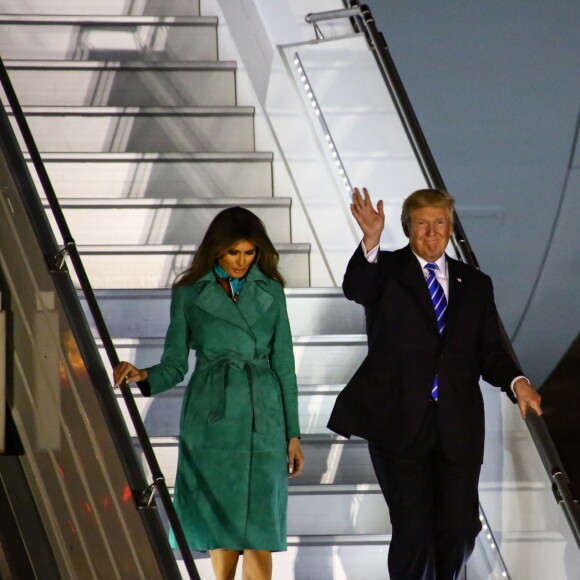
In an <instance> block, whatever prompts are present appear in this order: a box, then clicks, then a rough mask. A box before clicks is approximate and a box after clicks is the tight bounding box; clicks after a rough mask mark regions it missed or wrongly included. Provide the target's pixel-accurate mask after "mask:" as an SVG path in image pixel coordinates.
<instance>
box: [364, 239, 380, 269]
mask: <svg viewBox="0 0 580 580" xmlns="http://www.w3.org/2000/svg"><path fill="white" fill-rule="evenodd" d="M360 247H361V248H362V251H363V254H364V255H365V258H366V259H367V261H368V262H370V263H371V264H375V263H376V262H377V261H378V256H379V249H380V247H381V244H377V245H376V246H375V247H374V248H372V250H369V251H368V252H367V249H366V248H365V245H364V244H363V242H362V240H361V242H360Z"/></svg>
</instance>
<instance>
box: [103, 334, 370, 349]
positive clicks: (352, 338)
mask: <svg viewBox="0 0 580 580" xmlns="http://www.w3.org/2000/svg"><path fill="white" fill-rule="evenodd" d="M164 339H165V337H164V336H152V337H146V338H115V339H113V342H114V343H115V344H116V345H119V346H133V345H139V344H156V343H160V344H162V343H163V340H164ZM95 340H96V343H97V345H100V344H101V342H100V339H98V338H97V339H95ZM292 341H293V342H294V344H319V345H320V344H327V343H332V344H337V343H343V344H346V345H350V344H353V343H355V344H365V343H366V341H367V336H366V334H319V335H309V336H301V335H294V336H293V337H292Z"/></svg>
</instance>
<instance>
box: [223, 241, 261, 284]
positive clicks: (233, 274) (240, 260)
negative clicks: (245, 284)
mask: <svg viewBox="0 0 580 580" xmlns="http://www.w3.org/2000/svg"><path fill="white" fill-rule="evenodd" d="M255 258H256V246H255V245H254V244H252V243H251V242H248V241H247V240H240V241H239V242H236V243H235V244H234V245H233V246H232V247H231V248H229V249H228V250H227V252H226V253H225V254H224V255H223V256H221V257H220V258H218V264H219V265H220V266H221V267H222V268H223V269H224V270H225V271H226V272H227V274H228V276H229V277H230V278H243V277H244V276H245V275H246V274H247V273H248V270H249V269H250V266H251V265H252V262H253V261H254V259H255Z"/></svg>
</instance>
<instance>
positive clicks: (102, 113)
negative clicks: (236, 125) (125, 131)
mask: <svg viewBox="0 0 580 580" xmlns="http://www.w3.org/2000/svg"><path fill="white" fill-rule="evenodd" d="M22 111H23V112H24V114H25V115H26V116H28V117H40V116H44V117H63V116H69V117H123V116H126V117H130V116H135V117H152V116H157V117H186V116H187V117H216V116H220V117H251V116H253V115H254V113H255V107H245V106H244V107H239V106H230V107H227V106H224V107H106V106H105V107H86V106H82V107H75V106H71V107H57V106H55V107H52V106H48V107H45V106H34V105H29V106H25V107H22ZM6 112H7V113H8V115H9V116H12V115H13V113H12V110H11V108H10V107H6Z"/></svg>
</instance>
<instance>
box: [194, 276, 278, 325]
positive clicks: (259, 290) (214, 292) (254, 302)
mask: <svg viewBox="0 0 580 580" xmlns="http://www.w3.org/2000/svg"><path fill="white" fill-rule="evenodd" d="M195 284H203V285H204V288H203V289H202V290H201V292H200V293H199V294H198V295H197V297H196V299H195V301H194V303H195V305H196V306H197V307H198V308H201V309H202V310H205V311H206V312H208V313H209V314H211V315H212V316H215V317H217V318H220V319H221V320H222V321H224V322H226V323H228V324H232V325H233V326H236V327H238V328H241V329H242V330H244V331H245V332H247V333H248V334H250V335H252V336H253V333H252V331H251V326H252V325H254V324H255V323H256V322H257V321H258V320H259V319H260V318H261V317H262V315H263V314H264V313H265V311H266V310H268V308H270V306H271V305H272V303H273V302H274V296H273V295H272V294H271V293H270V292H269V291H268V286H269V285H270V280H269V278H267V277H266V276H265V275H264V274H263V273H262V272H261V271H260V270H259V268H257V267H256V266H252V268H251V269H250V271H249V272H248V274H247V276H246V283H245V284H244V287H243V288H242V291H241V292H240V296H239V298H238V301H237V302H234V301H233V300H232V299H231V298H230V297H229V296H228V295H227V294H226V292H225V291H224V289H223V288H222V287H221V286H220V285H219V284H218V283H217V282H216V279H215V275H214V273H213V271H210V272H208V273H207V274H205V275H204V276H202V277H201V278H200V279H199V280H198V281H197V282H196V283H195Z"/></svg>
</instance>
